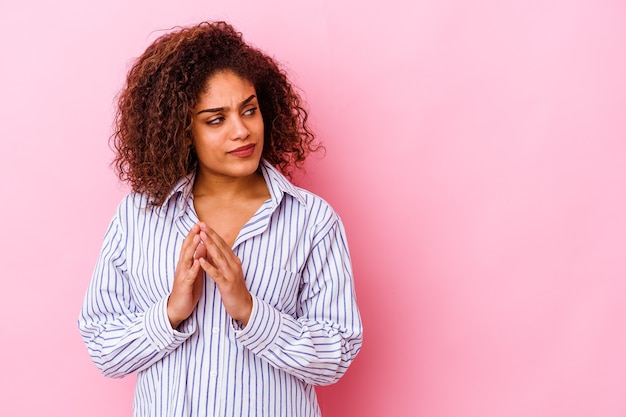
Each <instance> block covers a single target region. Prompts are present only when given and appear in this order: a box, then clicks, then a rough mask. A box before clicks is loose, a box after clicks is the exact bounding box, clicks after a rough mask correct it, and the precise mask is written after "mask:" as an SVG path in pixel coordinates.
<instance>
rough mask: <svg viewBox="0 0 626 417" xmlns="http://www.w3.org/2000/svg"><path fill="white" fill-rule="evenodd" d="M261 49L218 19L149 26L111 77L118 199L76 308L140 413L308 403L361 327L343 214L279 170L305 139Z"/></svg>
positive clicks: (98, 355) (97, 351) (302, 407)
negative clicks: (157, 29) (122, 187)
mask: <svg viewBox="0 0 626 417" xmlns="http://www.w3.org/2000/svg"><path fill="white" fill-rule="evenodd" d="M306 120H307V113H306V111H305V110H304V109H303V108H302V107H301V101H300V98H299V97H298V95H297V94H296V92H295V91H294V89H293V87H292V86H291V84H290V83H289V81H288V80H287V78H286V76H285V73H284V72H283V71H282V70H280V69H279V67H278V65H277V64H276V63H275V62H274V60H273V59H272V58H270V57H269V56H267V55H266V54H264V53H263V52H261V51H259V50H258V49H256V48H253V47H251V46H249V45H247V44H245V43H244V42H243V40H242V38H241V35H240V34H239V33H237V32H236V31H235V30H234V29H233V27H231V26H230V25H228V24H226V23H223V22H218V23H202V24H199V25H197V26H194V27H188V28H182V29H178V30H176V31H174V32H172V33H169V34H166V35H164V36H162V37H161V38H159V39H157V40H156V41H155V42H154V43H153V44H152V45H151V46H150V47H148V49H147V50H146V51H145V52H144V54H143V55H142V56H141V57H140V58H139V59H138V60H137V61H136V62H135V64H134V65H133V67H132V68H131V70H130V72H129V74H128V78H127V81H126V86H125V88H124V89H123V91H122V92H121V94H120V97H119V102H118V112H117V118H116V131H115V134H114V136H113V143H114V147H115V149H116V152H117V153H116V158H115V166H116V168H117V171H118V173H119V176H120V178H121V179H122V180H125V181H127V182H128V183H129V184H130V185H131V187H132V190H133V192H132V193H131V194H129V195H128V196H127V197H126V198H124V199H123V200H122V202H121V203H120V205H119V207H118V209H117V212H116V213H115V216H114V217H113V220H112V221H111V224H110V226H109V228H108V230H107V232H106V236H105V238H104V243H103V247H102V251H101V253H100V257H99V260H98V262H97V265H96V268H95V271H94V274H93V277H92V281H91V284H90V286H89V289H88V291H87V294H86V296H85V301H84V305H83V309H82V312H81V314H80V317H79V328H80V331H81V335H82V337H83V339H84V341H85V344H86V345H87V348H88V351H89V353H90V355H91V357H92V359H93V361H94V362H95V364H96V365H97V366H98V367H99V368H100V369H101V370H102V372H103V373H104V374H105V375H107V376H110V377H123V376H125V375H128V374H130V373H133V372H138V377H137V386H136V391H135V402H134V415H135V416H272V417H277V416H298V417H304V416H319V415H320V410H319V406H318V404H317V400H316V397H315V391H314V388H313V386H314V385H326V384H331V383H333V382H336V381H337V380H338V379H339V378H340V377H341V376H342V375H343V374H344V373H345V372H346V370H347V368H348V366H349V365H350V363H351V362H352V361H353V360H354V358H355V356H356V355H357V353H358V352H359V350H360V348H361V341H362V327H361V321H360V316H359V311H358V308H357V305H356V301H355V294H354V287H353V280H352V272H351V265H350V258H349V253H348V248H347V244H346V239H345V232H344V228H343V225H342V223H341V220H340V219H339V217H338V216H337V214H336V213H335V212H334V211H333V210H332V208H331V207H330V206H329V205H328V204H327V203H326V202H324V201H323V200H322V199H320V198H319V197H317V196H315V195H313V194H312V193H310V192H308V191H305V190H303V189H300V188H297V187H295V186H294V185H292V184H291V183H290V182H289V181H288V180H287V179H286V178H285V177H284V176H283V174H282V173H281V171H282V172H283V173H285V174H288V173H289V172H290V170H291V169H292V168H293V167H295V166H297V165H299V164H301V163H302V162H303V161H304V159H305V158H306V156H307V154H308V153H309V152H310V151H313V150H314V149H315V146H314V142H313V140H314V137H313V134H312V133H311V132H310V130H309V129H308V128H307V124H306Z"/></svg>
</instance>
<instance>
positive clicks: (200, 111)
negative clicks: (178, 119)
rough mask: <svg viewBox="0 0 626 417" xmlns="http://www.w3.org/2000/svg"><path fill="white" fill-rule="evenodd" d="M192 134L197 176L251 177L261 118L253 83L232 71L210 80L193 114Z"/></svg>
mask: <svg viewBox="0 0 626 417" xmlns="http://www.w3.org/2000/svg"><path fill="white" fill-rule="evenodd" d="M191 131H192V134H193V144H194V147H195V149H196V154H197V155H198V165H199V169H200V175H203V176H205V177H213V178H214V179H220V178H222V179H229V178H241V177H246V176H248V175H251V174H253V173H254V172H255V171H256V170H257V168H258V166H259V161H260V160H261V154H262V152H263V118H262V117H261V111H260V110H259V102H258V100H257V97H256V90H255V88H254V86H253V85H252V83H251V82H249V81H248V80H246V79H243V78H241V77H239V76H238V75H236V74H235V73H234V72H232V71H220V72H217V73H215V74H213V75H212V76H211V77H209V79H208V80H207V82H206V88H205V91H204V92H203V93H202V94H201V95H200V97H199V100H198V104H197V106H196V107H195V109H194V110H193V119H192V124H191Z"/></svg>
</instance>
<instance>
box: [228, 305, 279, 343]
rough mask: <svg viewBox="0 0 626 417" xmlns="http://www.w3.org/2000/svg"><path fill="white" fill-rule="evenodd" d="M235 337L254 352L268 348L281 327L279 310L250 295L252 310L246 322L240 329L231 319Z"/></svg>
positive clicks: (274, 340)
mask: <svg viewBox="0 0 626 417" xmlns="http://www.w3.org/2000/svg"><path fill="white" fill-rule="evenodd" d="M232 325H233V329H234V330H235V338H236V339H237V340H238V341H239V342H240V343H241V344H242V345H244V346H245V347H246V348H247V349H249V350H250V351H252V352H253V353H255V354H261V353H263V352H265V351H267V350H269V349H270V348H271V347H272V346H273V345H274V344H275V342H276V339H278V335H279V334H280V329H281V327H282V316H281V313H280V311H278V310H276V309H275V308H274V307H272V306H271V305H269V304H268V303H266V302H264V301H263V300H261V299H259V298H257V297H255V296H254V295H252V312H251V313H250V319H248V324H247V325H246V326H245V327H244V328H243V329H241V326H240V325H239V323H237V322H235V321H234V320H233V321H232Z"/></svg>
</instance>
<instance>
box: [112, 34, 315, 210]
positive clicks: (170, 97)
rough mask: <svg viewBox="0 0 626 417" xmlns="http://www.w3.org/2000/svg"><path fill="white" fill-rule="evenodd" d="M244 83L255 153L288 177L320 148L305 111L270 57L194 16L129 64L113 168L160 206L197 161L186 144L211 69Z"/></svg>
mask: <svg viewBox="0 0 626 417" xmlns="http://www.w3.org/2000/svg"><path fill="white" fill-rule="evenodd" d="M223 70H230V71H232V72H234V73H235V74H237V75H238V76H240V77H242V78H244V79H246V80H248V81H250V82H251V83H252V84H253V85H254V87H255V89H256V93H257V98H258V101H259V107H260V110H261V114H262V116H263V123H264V136H265V139H264V146H263V154H262V157H263V158H264V159H266V160H267V161H268V162H269V163H271V164H272V165H275V166H276V167H277V168H279V169H280V170H281V171H282V172H283V173H284V174H285V175H287V176H290V174H291V171H292V169H293V168H294V167H301V166H302V164H303V162H304V160H305V158H306V157H307V155H308V154H309V153H310V152H313V151H315V150H317V149H318V148H320V147H321V146H320V145H318V144H316V143H315V136H314V134H313V132H312V131H311V130H310V128H309V127H308V125H307V118H308V113H307V111H306V110H305V109H304V107H303V103H302V99H301V98H300V96H299V94H298V93H297V92H296V91H295V89H294V87H293V85H292V84H291V83H290V81H289V80H288V78H287V75H286V73H285V71H284V70H283V69H281V68H280V67H279V65H278V63H277V62H276V61H275V60H274V59H273V58H271V57H270V56H268V55H267V54H265V53H264V52H262V51H261V50H259V49H257V48H254V47H252V46H250V45H248V44H246V43H245V42H244V41H243V38H242V35H241V33H239V32H237V31H236V30H235V29H234V28H233V27H232V26H231V25H229V24H228V23H225V22H212V23H210V22H202V23H200V24H198V25H195V26H191V27H183V28H177V29H176V30H175V31H173V32H170V33H167V34H165V35H163V36H161V37H159V38H158V39H157V40H156V41H154V42H153V43H152V45H150V46H149V47H148V48H147V49H146V51H145V52H144V53H143V55H141V56H140V57H139V58H138V59H137V60H136V61H135V63H134V64H133V65H132V67H131V69H130V71H129V72H128V76H127V78H126V84H125V86H124V88H123V89H122V91H121V92H120V94H119V96H118V102H117V113H116V116H115V125H114V132H113V135H112V137H111V139H112V144H113V147H114V149H115V151H116V156H115V158H114V160H113V165H114V167H115V170H116V172H117V174H118V176H119V178H120V179H121V180H122V181H125V182H128V183H129V184H130V186H131V187H132V189H133V191H135V192H140V193H146V194H147V195H148V196H149V197H150V199H151V201H152V202H153V203H154V204H156V205H160V204H162V203H163V201H164V200H165V198H166V196H167V195H168V193H169V192H170V191H171V189H172V187H173V186H174V185H175V184H176V183H177V182H178V181H179V180H180V179H181V178H182V177H184V176H186V175H188V174H190V173H191V172H193V171H194V170H195V169H196V168H197V166H198V159H197V156H196V154H195V151H194V150H193V147H192V145H191V143H192V134H191V122H192V110H193V109H194V107H195V106H196V104H197V102H198V99H199V97H200V95H201V93H203V91H204V89H205V84H206V81H207V80H208V79H209V78H210V77H211V76H212V75H213V74H214V73H216V72H218V71H223Z"/></svg>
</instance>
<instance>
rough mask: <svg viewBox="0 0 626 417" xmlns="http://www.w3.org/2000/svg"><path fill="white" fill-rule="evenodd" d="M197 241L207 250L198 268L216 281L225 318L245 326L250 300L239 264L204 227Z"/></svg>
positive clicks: (217, 237)
mask: <svg viewBox="0 0 626 417" xmlns="http://www.w3.org/2000/svg"><path fill="white" fill-rule="evenodd" d="M200 237H201V238H202V241H203V242H204V246H205V247H206V256H204V257H201V258H199V259H198V261H199V263H200V266H201V267H202V269H203V270H204V271H205V272H206V273H207V275H209V276H210V277H211V278H212V279H213V281H215V284H216V285H217V288H218V290H219V291H220V294H221V296H222V303H223V304H224V307H225V308H226V312H227V313H228V315H229V316H231V317H232V318H233V319H235V320H237V321H239V322H240V323H242V324H243V325H244V326H245V325H246V324H248V319H250V314H251V313H252V296H251V295H250V292H249V291H248V288H247V287H246V283H245V281H244V279H243V271H242V270H241V260H240V259H239V258H238V257H237V255H235V253H234V252H233V251H232V249H231V248H230V247H229V246H228V244H227V243H226V242H224V240H223V239H222V238H221V237H220V236H219V235H218V234H217V233H216V232H215V231H214V230H213V229H211V228H210V227H208V226H207V225H205V224H204V223H202V224H201V225H200Z"/></svg>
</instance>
